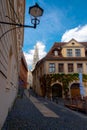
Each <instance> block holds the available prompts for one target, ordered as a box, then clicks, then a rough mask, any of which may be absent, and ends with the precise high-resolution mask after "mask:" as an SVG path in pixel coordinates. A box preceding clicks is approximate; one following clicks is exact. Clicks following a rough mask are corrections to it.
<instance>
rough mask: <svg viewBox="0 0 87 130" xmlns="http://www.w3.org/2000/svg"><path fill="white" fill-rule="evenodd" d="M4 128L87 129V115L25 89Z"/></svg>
mask: <svg viewBox="0 0 87 130" xmlns="http://www.w3.org/2000/svg"><path fill="white" fill-rule="evenodd" d="M2 130H87V115H84V114H82V113H79V112H75V111H72V110H69V109H68V108H66V107H64V106H63V104H62V103H61V102H60V103H58V104H56V103H54V102H52V101H49V100H47V99H44V98H42V97H38V96H36V95H35V94H34V93H33V91H31V93H30V96H29V93H28V91H27V90H25V93H24V96H23V98H20V97H18V98H17V99H16V101H15V104H14V106H13V108H12V110H11V111H10V112H9V114H8V117H7V119H6V121H5V124H4V126H3V128H2Z"/></svg>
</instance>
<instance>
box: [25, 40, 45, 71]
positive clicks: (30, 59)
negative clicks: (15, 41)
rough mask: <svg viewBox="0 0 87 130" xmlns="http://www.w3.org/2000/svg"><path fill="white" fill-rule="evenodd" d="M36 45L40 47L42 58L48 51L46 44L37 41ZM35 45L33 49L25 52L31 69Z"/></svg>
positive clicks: (40, 57) (40, 56)
mask: <svg viewBox="0 0 87 130" xmlns="http://www.w3.org/2000/svg"><path fill="white" fill-rule="evenodd" d="M36 45H37V47H38V53H39V59H42V58H43V57H44V56H45V55H46V52H45V47H46V46H45V45H44V43H42V42H41V41H38V42H37V43H36ZM36 45H35V46H36ZM35 46H34V47H33V49H31V50H29V51H28V52H24V55H25V59H26V62H27V64H28V68H29V69H32V62H33V55H34V49H35Z"/></svg>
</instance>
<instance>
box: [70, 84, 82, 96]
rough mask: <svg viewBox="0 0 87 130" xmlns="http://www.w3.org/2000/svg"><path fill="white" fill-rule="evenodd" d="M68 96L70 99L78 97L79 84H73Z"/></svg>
mask: <svg viewBox="0 0 87 130" xmlns="http://www.w3.org/2000/svg"><path fill="white" fill-rule="evenodd" d="M70 94H71V98H73V97H76V96H78V97H79V96H80V88H79V83H73V84H72V85H71V87H70Z"/></svg>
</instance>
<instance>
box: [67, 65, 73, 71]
mask: <svg viewBox="0 0 87 130" xmlns="http://www.w3.org/2000/svg"><path fill="white" fill-rule="evenodd" d="M68 72H73V64H72V63H70V64H68Z"/></svg>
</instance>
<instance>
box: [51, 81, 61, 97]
mask: <svg viewBox="0 0 87 130" xmlns="http://www.w3.org/2000/svg"><path fill="white" fill-rule="evenodd" d="M56 97H60V98H62V86H61V84H59V83H55V84H53V85H52V98H56Z"/></svg>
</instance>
